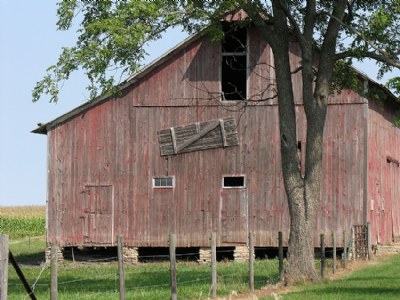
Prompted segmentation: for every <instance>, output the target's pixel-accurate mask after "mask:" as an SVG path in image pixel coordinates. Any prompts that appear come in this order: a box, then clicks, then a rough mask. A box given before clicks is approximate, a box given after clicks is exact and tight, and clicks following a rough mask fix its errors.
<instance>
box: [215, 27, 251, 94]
mask: <svg viewBox="0 0 400 300" xmlns="http://www.w3.org/2000/svg"><path fill="white" fill-rule="evenodd" d="M224 31H225V37H224V40H223V41H222V67H221V72H222V74H221V88H222V94H223V100H230V101H231V100H236V101H237V100H245V99H246V97H247V51H246V49H247V29H246V28H238V27H232V26H229V25H226V26H225V28H224Z"/></svg>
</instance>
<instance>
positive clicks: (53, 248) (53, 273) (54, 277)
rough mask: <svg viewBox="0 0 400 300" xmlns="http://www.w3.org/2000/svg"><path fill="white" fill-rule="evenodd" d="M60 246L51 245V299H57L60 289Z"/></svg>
mask: <svg viewBox="0 0 400 300" xmlns="http://www.w3.org/2000/svg"><path fill="white" fill-rule="evenodd" d="M57 252H58V247H57V246H56V245H52V246H51V252H50V253H51V254H50V255H51V256H50V259H51V260H50V276H51V279H50V299H51V300H57V296H58V295H57V291H58V281H57V272H58V270H57V269H58V256H57Z"/></svg>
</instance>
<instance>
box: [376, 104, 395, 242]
mask: <svg viewBox="0 0 400 300" xmlns="http://www.w3.org/2000/svg"><path fill="white" fill-rule="evenodd" d="M369 107H370V110H369V112H368V114H369V116H368V136H369V138H368V141H369V143H368V146H369V152H368V157H369V160H368V191H369V193H368V215H369V220H370V222H371V225H372V234H371V238H372V243H374V244H377V243H378V244H385V243H390V242H392V240H395V241H399V240H400V168H399V161H400V130H399V128H397V127H395V126H394V125H393V122H394V121H395V120H396V117H395V115H394V114H393V113H392V112H391V109H390V108H389V107H387V106H384V105H383V104H378V103H376V102H372V101H370V103H369Z"/></svg>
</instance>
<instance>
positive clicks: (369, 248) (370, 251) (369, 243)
mask: <svg viewBox="0 0 400 300" xmlns="http://www.w3.org/2000/svg"><path fill="white" fill-rule="evenodd" d="M367 254H368V260H371V259H372V246H371V223H370V222H367Z"/></svg>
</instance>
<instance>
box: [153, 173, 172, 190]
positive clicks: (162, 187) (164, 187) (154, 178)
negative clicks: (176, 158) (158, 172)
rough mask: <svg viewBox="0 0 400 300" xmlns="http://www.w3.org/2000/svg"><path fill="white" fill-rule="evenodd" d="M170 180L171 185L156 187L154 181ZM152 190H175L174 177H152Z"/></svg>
mask: <svg viewBox="0 0 400 300" xmlns="http://www.w3.org/2000/svg"><path fill="white" fill-rule="evenodd" d="M169 178H171V179H172V185H156V179H169ZM152 186H153V189H173V188H175V176H153V178H152Z"/></svg>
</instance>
